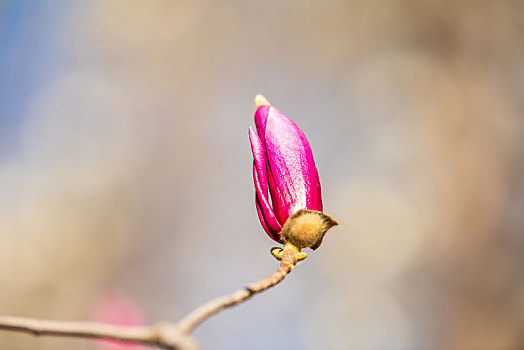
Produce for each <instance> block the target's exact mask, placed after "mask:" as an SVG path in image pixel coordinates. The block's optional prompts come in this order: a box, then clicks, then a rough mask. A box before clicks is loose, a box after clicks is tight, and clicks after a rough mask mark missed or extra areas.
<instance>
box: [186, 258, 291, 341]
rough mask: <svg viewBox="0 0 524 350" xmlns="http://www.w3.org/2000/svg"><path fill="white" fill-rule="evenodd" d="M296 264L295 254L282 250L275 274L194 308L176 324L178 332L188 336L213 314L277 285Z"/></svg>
mask: <svg viewBox="0 0 524 350" xmlns="http://www.w3.org/2000/svg"><path fill="white" fill-rule="evenodd" d="M296 263H297V258H296V253H295V252H294V251H292V250H287V249H286V250H284V255H283V257H282V262H281V264H280V267H279V269H278V270H277V271H275V273H273V274H272V275H270V276H268V277H266V278H264V279H262V280H260V281H258V282H255V283H252V284H250V285H249V286H247V287H246V288H244V289H239V290H237V291H236V292H234V293H232V294H230V295H226V296H223V297H220V298H216V299H214V300H211V301H209V302H207V303H205V304H204V305H202V306H200V307H198V308H196V309H195V310H193V311H192V312H191V313H189V314H188V315H187V316H186V317H184V318H183V319H182V320H181V321H180V322H178V326H179V327H180V330H181V331H182V332H184V333H187V334H190V333H191V332H192V331H193V330H194V329H195V328H196V327H197V326H198V325H199V324H201V323H202V322H204V321H205V320H207V319H208V318H209V317H211V316H213V315H214V314H216V313H218V312H220V311H222V310H224V309H226V308H229V307H232V306H235V305H238V304H240V303H242V302H244V301H246V300H248V299H249V298H251V297H252V296H253V295H255V294H258V293H261V292H263V291H265V290H266V289H269V288H271V287H273V286H275V285H277V284H278V283H280V282H282V280H284V278H286V275H287V274H288V273H290V272H291V270H293V268H294V267H295V265H296Z"/></svg>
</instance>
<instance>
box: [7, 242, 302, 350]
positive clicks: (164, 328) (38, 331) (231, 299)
mask: <svg viewBox="0 0 524 350" xmlns="http://www.w3.org/2000/svg"><path fill="white" fill-rule="evenodd" d="M296 263H297V258H296V253H295V252H294V251H292V250H287V249H285V250H284V255H283V257H282V263H281V264H280V267H279V269H278V270H277V271H276V272H275V273H273V274H272V275H270V276H268V277H267V278H264V279H262V280H260V281H258V282H255V283H252V284H250V285H249V286H248V287H246V288H244V289H240V290H238V291H236V292H234V293H232V294H230V295H227V296H223V297H220V298H217V299H214V300H211V301H210V302H208V303H206V304H204V305H202V306H200V307H198V308H196V309H195V310H194V311H192V312H191V313H189V314H188V315H187V316H186V317H184V318H183V319H182V320H181V321H180V322H179V323H163V324H158V325H155V326H153V327H129V326H114V325H108V324H103V323H96V322H66V321H50V320H40V319H33V318H23V317H11V316H0V329H4V330H10V331H15V332H24V333H30V334H33V335H35V336H40V335H52V336H62V337H76V338H100V339H113V340H122V341H130V342H136V343H142V344H147V345H155V346H158V347H161V348H164V349H177V350H194V349H198V345H197V343H196V341H195V340H194V339H193V338H192V337H191V336H190V334H191V332H193V330H194V329H195V328H196V327H197V326H198V325H199V324H201V323H202V322H204V321H205V320H206V319H208V318H209V317H211V316H213V315H215V314H216V313H218V312H220V311H221V310H224V309H226V308H229V307H232V306H235V305H238V304H240V303H242V302H244V301H246V300H248V299H249V298H251V297H252V296H253V295H255V294H258V293H261V292H263V291H265V290H267V289H269V288H271V287H273V286H275V285H276V284H278V283H280V282H281V281H282V280H284V278H285V277H286V275H287V274H288V273H290V272H291V270H293V268H294V267H295V265H296Z"/></svg>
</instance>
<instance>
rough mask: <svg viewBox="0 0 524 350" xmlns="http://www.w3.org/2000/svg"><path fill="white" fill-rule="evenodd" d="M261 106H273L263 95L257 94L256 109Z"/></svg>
mask: <svg viewBox="0 0 524 350" xmlns="http://www.w3.org/2000/svg"><path fill="white" fill-rule="evenodd" d="M260 106H271V103H269V101H268V100H267V98H266V97H265V96H264V95H262V94H257V95H256V96H255V107H257V108H258V107H260Z"/></svg>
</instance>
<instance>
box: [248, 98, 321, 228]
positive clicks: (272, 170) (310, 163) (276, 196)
mask: <svg viewBox="0 0 524 350" xmlns="http://www.w3.org/2000/svg"><path fill="white" fill-rule="evenodd" d="M260 108H262V107H260ZM260 108H259V110H260ZM257 112H258V111H257ZM262 117H263V116H261V117H259V122H260V126H261V129H264V131H265V136H264V139H265V143H264V144H265V147H266V156H267V159H268V160H269V162H268V164H269V174H268V177H269V189H270V192H271V199H272V201H273V208H274V212H275V214H276V217H277V219H278V221H279V222H280V223H281V224H284V223H285V222H286V220H287V218H288V217H289V216H290V215H292V214H294V213H295V212H296V211H298V210H300V209H309V210H317V211H322V197H321V191H320V180H319V178H318V172H317V168H316V166H315V161H314V159H313V153H312V151H311V148H310V146H309V142H308V141H307V139H306V136H305V135H304V133H303V132H302V130H300V128H299V127H298V126H297V125H296V124H295V123H294V122H293V121H292V120H291V119H289V118H288V117H286V116H285V115H284V114H283V113H282V112H280V111H279V110H278V109H276V108H275V107H270V108H269V112H268V114H267V117H266V118H265V120H264V119H263V118H262ZM255 118H256V117H255ZM264 122H265V123H264ZM264 124H265V125H264ZM257 126H258V125H257ZM259 132H260V131H259Z"/></svg>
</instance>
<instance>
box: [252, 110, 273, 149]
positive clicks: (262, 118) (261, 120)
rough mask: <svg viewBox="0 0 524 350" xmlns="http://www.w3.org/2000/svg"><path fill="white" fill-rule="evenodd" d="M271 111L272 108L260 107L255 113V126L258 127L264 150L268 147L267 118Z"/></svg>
mask: <svg viewBox="0 0 524 350" xmlns="http://www.w3.org/2000/svg"><path fill="white" fill-rule="evenodd" d="M270 109H271V106H260V107H258V109H257V111H256V112H255V125H256V127H257V132H258V135H259V136H260V138H261V140H262V145H263V146H264V148H265V147H266V145H265V140H264V139H265V135H266V124H267V116H268V114H269V110H270Z"/></svg>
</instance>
